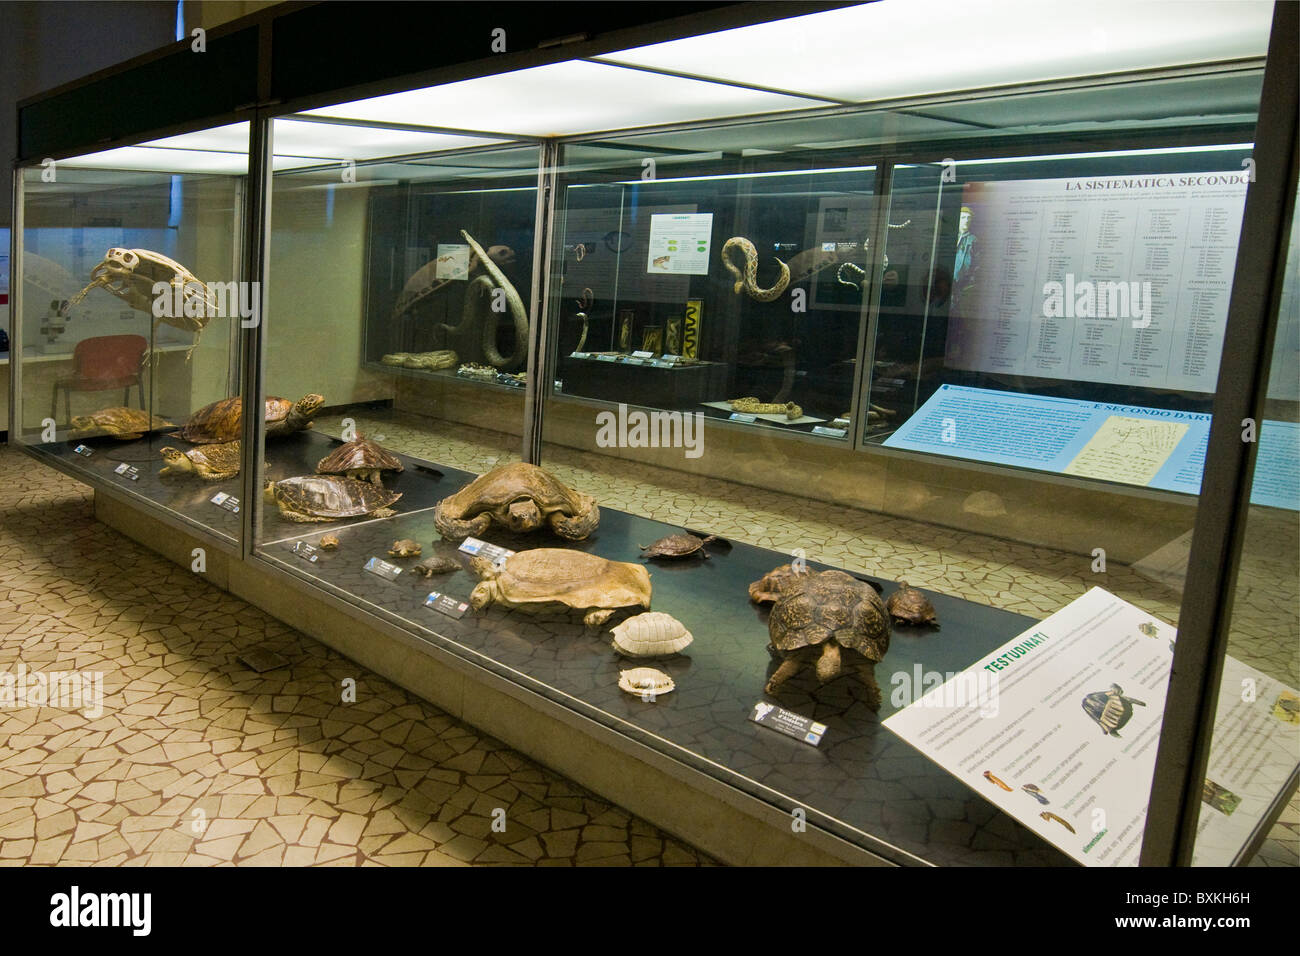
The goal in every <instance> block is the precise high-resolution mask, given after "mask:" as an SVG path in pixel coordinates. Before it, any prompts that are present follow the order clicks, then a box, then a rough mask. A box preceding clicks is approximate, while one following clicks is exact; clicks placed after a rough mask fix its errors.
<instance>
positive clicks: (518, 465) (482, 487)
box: [439, 461, 591, 517]
mask: <svg viewBox="0 0 1300 956" xmlns="http://www.w3.org/2000/svg"><path fill="white" fill-rule="evenodd" d="M524 497H527V498H531V499H532V500H533V501H535V502H536V503H537V506H538V508H540V509H541V510H542V511H543V512H544V513H549V512H552V511H560V510H562V511H566V512H568V513H570V514H575V513H577V512H578V511H580V510H586V508H588V507H590V505H591V498H590V497H589V496H587V495H584V494H581V493H580V492H577V491H574V490H573V489H572V488H569V487H568V486H567V485H565V484H564V483H562V482H561V481H559V479H557V478H556V477H555V476H554V475H552V474H550V473H549V472H547V471H544V470H543V469H541V468H539V467H538V466H537V465H530V464H528V463H527V462H522V461H516V462H511V463H510V464H506V465H501V466H500V467H497V468H494V469H492V470H491V471H489V472H488V473H487V474H484V475H480V476H479V477H477V478H475V479H474V480H473V481H471V482H470V483H469V484H468V485H466V486H465V487H464V488H462V489H461V490H460V491H458V492H456V493H455V494H454V495H452V496H451V497H450V498H445V499H443V501H442V502H440V503H439V505H440V507H441V506H444V505H445V506H446V508H447V509H448V512H449V513H455V514H456V515H458V516H464V517H471V516H473V515H476V514H481V513H482V512H484V511H490V512H493V513H494V514H495V513H499V512H504V510H505V509H506V508H507V507H508V506H509V505H510V504H511V503H512V502H515V501H518V500H519V499H520V498H524Z"/></svg>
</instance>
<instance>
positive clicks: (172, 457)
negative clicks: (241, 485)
mask: <svg viewBox="0 0 1300 956" xmlns="http://www.w3.org/2000/svg"><path fill="white" fill-rule="evenodd" d="M158 454H160V455H162V457H163V461H165V462H166V463H167V464H165V465H163V467H162V470H161V471H160V472H158V474H159V475H160V476H163V477H167V476H170V475H198V476H199V477H200V478H202V479H203V480H204V481H225V480H226V479H227V478H234V477H235V476H236V475H237V474H239V466H240V464H241V459H240V456H239V442H237V441H228V442H222V443H221V444H220V445H208V446H207V447H206V448H191V449H190V450H189V451H184V452H183V451H180V450H178V449H176V448H172V447H171V446H170V445H169V446H167V447H165V448H159V449H158Z"/></svg>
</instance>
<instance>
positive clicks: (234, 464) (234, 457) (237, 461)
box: [185, 441, 243, 471]
mask: <svg viewBox="0 0 1300 956" xmlns="http://www.w3.org/2000/svg"><path fill="white" fill-rule="evenodd" d="M239 444H240V443H239V442H238V441H227V442H222V443H221V444H219V445H208V446H207V447H206V448H191V449H190V450H189V451H187V452H185V457H186V458H188V459H189V460H190V461H192V462H194V463H195V464H198V463H199V462H200V461H202V462H206V463H207V465H208V467H209V468H211V469H212V470H213V471H238V470H239V469H240V466H241V465H242V464H243V458H242V457H241V455H240V453H239Z"/></svg>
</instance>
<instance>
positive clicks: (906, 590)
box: [885, 581, 939, 628]
mask: <svg viewBox="0 0 1300 956" xmlns="http://www.w3.org/2000/svg"><path fill="white" fill-rule="evenodd" d="M885 609H886V610H887V611H889V616H890V618H891V619H892V620H893V622H894V623H895V624H933V625H934V626H935V627H936V628H937V627H938V626H939V617H938V615H936V614H935V613H934V605H933V604H931V603H930V602H929V600H928V599H927V598H926V596H925V595H924V594H922V593H921V592H920V591H918V590H917V589H916V588H914V587H909V586H908V584H907V582H906V581H899V582H898V590H897V591H895V592H894V593H893V594H891V595H890V596H889V600H888V601H886V602H885Z"/></svg>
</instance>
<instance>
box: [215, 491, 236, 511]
mask: <svg viewBox="0 0 1300 956" xmlns="http://www.w3.org/2000/svg"><path fill="white" fill-rule="evenodd" d="M211 500H212V503H213V504H214V505H216V506H217V507H218V508H225V509H226V510H227V511H229V512H230V513H231V514H239V499H238V498H236V497H235V496H234V495H228V494H226V493H225V492H224V491H218V492H217V493H216V494H215V495H213V496H212V499H211Z"/></svg>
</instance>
